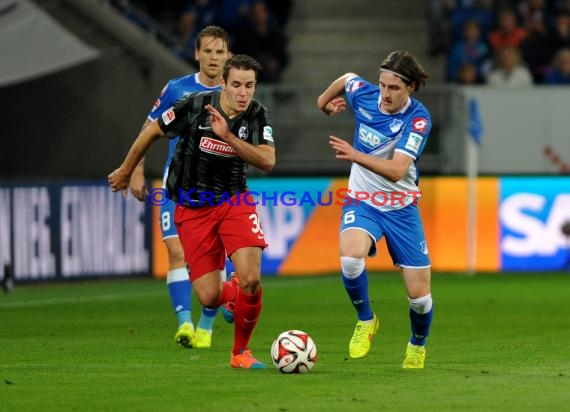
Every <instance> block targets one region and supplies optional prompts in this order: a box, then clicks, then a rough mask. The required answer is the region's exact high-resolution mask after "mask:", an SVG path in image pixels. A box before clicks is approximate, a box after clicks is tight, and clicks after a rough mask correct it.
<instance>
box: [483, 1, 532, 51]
mask: <svg viewBox="0 0 570 412" xmlns="http://www.w3.org/2000/svg"><path fill="white" fill-rule="evenodd" d="M525 37H526V30H525V29H523V28H522V27H519V26H518V24H517V17H516V14H515V12H514V11H513V10H512V9H509V8H505V9H501V10H500V11H499V15H498V20H497V28H496V29H495V30H493V31H492V32H491V34H490V35H489V44H490V45H491V49H492V51H493V52H497V51H498V50H500V49H502V48H504V47H514V48H518V47H519V46H520V44H521V42H522V41H523V39H524V38H525Z"/></svg>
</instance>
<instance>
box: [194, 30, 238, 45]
mask: <svg viewBox="0 0 570 412" xmlns="http://www.w3.org/2000/svg"><path fill="white" fill-rule="evenodd" d="M204 37H213V38H214V39H222V41H223V42H224V43H225V44H226V46H228V50H230V35H229V34H228V32H227V31H225V30H224V29H222V28H221V27H220V26H206V27H204V28H203V29H202V30H201V31H200V32H199V33H198V34H197V35H196V49H197V50H200V48H201V47H202V39H203V38H204Z"/></svg>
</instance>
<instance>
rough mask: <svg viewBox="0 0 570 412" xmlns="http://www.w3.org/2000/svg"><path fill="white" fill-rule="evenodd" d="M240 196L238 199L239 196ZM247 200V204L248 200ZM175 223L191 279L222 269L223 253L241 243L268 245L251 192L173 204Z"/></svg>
mask: <svg viewBox="0 0 570 412" xmlns="http://www.w3.org/2000/svg"><path fill="white" fill-rule="evenodd" d="M238 196H239V199H238ZM246 202H247V203H249V205H248V204H247V203H246ZM174 223H175V224H176V230H177V231H178V237H179V238H180V242H181V243H182V248H183V249H184V259H185V260H186V263H187V264H188V267H189V268H190V280H195V279H197V278H199V277H200V276H202V275H204V274H205V273H209V272H211V271H213V270H218V269H223V268H224V267H225V265H226V255H227V256H231V255H232V254H233V253H234V252H235V251H236V250H238V249H241V248H244V247H260V248H262V249H264V248H266V247H267V243H266V242H265V237H264V235H263V231H262V230H261V226H260V222H259V216H258V215H257V211H256V209H255V205H254V200H253V198H252V196H251V194H247V198H246V194H244V193H241V194H239V195H235V196H234V197H232V198H231V203H230V202H229V201H228V202H224V203H222V204H221V205H216V206H203V207H186V206H181V205H179V204H177V205H176V209H175V211H174Z"/></svg>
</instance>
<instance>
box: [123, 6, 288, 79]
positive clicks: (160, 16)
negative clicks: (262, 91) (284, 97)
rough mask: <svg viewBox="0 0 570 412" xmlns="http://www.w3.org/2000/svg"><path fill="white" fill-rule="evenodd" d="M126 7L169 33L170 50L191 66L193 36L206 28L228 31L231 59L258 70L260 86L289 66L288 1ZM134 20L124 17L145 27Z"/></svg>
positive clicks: (279, 74)
mask: <svg viewBox="0 0 570 412" xmlns="http://www.w3.org/2000/svg"><path fill="white" fill-rule="evenodd" d="M116 1H120V0H116ZM130 3H132V4H133V5H134V6H136V7H138V8H139V9H140V10H142V11H143V12H144V13H146V14H148V15H149V16H151V17H152V18H154V19H155V20H156V21H158V22H159V23H161V24H162V25H164V26H165V27H167V28H168V30H170V31H171V33H172V34H173V35H174V37H175V38H176V39H177V40H176V43H175V44H173V45H172V49H173V52H174V53H176V54H177V55H178V56H180V57H181V58H183V59H184V60H186V61H187V62H188V63H190V64H193V65H195V64H196V62H195V60H194V47H195V45H196V36H197V35H198V33H199V32H200V31H201V30H202V29H203V28H204V27H206V26H210V25H218V26H221V27H223V28H224V29H225V30H227V32H228V33H229V35H230V40H231V43H232V51H233V52H234V53H236V54H247V55H249V56H251V57H253V58H255V59H256V60H258V61H259V62H260V63H261V64H262V66H263V72H262V74H261V78H260V80H261V81H263V82H264V83H277V82H279V81H280V80H281V74H282V73H283V70H284V69H285V68H286V67H287V64H288V62H289V54H288V47H287V46H288V37H287V34H286V27H287V24H288V22H289V18H290V16H291V10H292V7H293V0H167V1H160V2H157V1H152V0H130ZM123 10H125V8H124V7H123ZM133 16H134V15H133V14H129V17H130V18H131V19H133V20H134V21H135V22H137V24H139V25H141V26H144V25H145V23H144V22H143V21H141V19H140V18H134V17H133Z"/></svg>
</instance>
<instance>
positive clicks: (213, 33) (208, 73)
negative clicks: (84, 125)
mask: <svg viewBox="0 0 570 412" xmlns="http://www.w3.org/2000/svg"><path fill="white" fill-rule="evenodd" d="M229 57H230V52H229V36H228V33H227V32H226V31H225V30H224V29H222V28H220V27H217V26H208V27H206V28H204V29H203V30H202V31H201V32H200V33H199V34H198V37H197V40H196V50H195V59H196V61H197V62H198V63H199V65H200V70H199V72H198V73H195V74H191V75H187V76H183V77H179V78H176V79H173V80H170V81H169V82H168V83H167V84H166V86H165V87H164V89H162V92H161V94H160V96H159V97H158V99H157V100H156V102H155V104H154V107H153V108H152V110H151V112H150V114H149V115H148V119H147V120H146V122H145V124H144V125H143V128H144V127H146V126H147V124H149V123H150V122H152V121H153V120H155V119H157V118H158V117H160V116H161V115H162V112H163V111H165V110H167V109H169V108H170V107H172V106H173V105H174V103H175V102H176V101H178V100H180V99H181V98H182V97H184V96H185V95H187V94H188V93H192V92H201V91H213V90H220V79H221V76H222V69H223V67H224V65H225V63H226V61H227V60H228V58H229ZM177 143H178V137H175V138H173V139H170V142H169V144H170V146H169V150H168V158H167V159H166V164H165V166H164V171H163V185H164V182H165V179H166V176H168V167H169V166H170V162H171V160H172V155H173V154H174V149H175V147H176V144H177ZM130 189H131V193H132V194H133V195H134V196H135V197H136V198H137V199H139V200H144V199H145V198H146V195H147V188H146V185H145V178H144V164H143V161H141V163H140V164H139V165H137V167H136V168H135V171H134V172H133V175H132V177H131V184H130ZM174 207H175V203H174V202H173V201H168V202H167V203H166V204H165V205H163V206H161V208H160V226H161V229H162V238H163V240H164V244H165V245H166V248H167V250H168V266H169V270H168V273H167V275H166V283H167V285H168V290H169V294H170V301H171V303H172V308H173V309H174V313H175V314H176V317H177V318H178V330H177V332H176V334H175V335H174V339H175V341H176V342H177V343H178V344H179V345H181V346H184V347H194V348H209V347H211V345H212V326H213V323H214V320H215V318H216V314H217V313H218V309H217V308H215V309H208V308H206V307H204V308H202V315H201V317H200V320H199V322H198V325H197V327H196V329H194V325H193V323H192V305H191V304H192V301H191V296H192V286H191V283H190V279H189V276H188V271H187V270H186V266H185V261H184V252H183V249H182V245H181V244H180V239H179V238H178V233H177V232H176V227H175V225H174ZM224 275H225V274H222V276H224Z"/></svg>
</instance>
